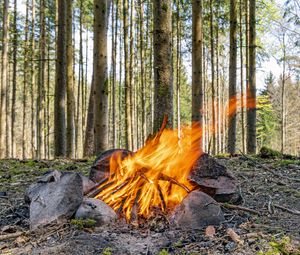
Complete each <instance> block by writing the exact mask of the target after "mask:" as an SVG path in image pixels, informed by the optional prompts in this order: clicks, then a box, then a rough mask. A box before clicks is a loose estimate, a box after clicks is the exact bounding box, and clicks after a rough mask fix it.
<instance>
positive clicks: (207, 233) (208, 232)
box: [205, 226, 216, 237]
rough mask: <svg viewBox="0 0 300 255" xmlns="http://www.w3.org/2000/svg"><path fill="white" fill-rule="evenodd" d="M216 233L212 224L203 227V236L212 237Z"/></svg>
mask: <svg viewBox="0 0 300 255" xmlns="http://www.w3.org/2000/svg"><path fill="white" fill-rule="evenodd" d="M215 234H216V229H215V227H214V226H207V227H206V229H205V236H207V237H214V235H215Z"/></svg>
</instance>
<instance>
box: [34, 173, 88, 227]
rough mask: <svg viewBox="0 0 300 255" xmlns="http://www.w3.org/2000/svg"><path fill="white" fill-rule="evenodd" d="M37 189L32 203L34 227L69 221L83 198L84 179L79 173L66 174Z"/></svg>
mask: <svg viewBox="0 0 300 255" xmlns="http://www.w3.org/2000/svg"><path fill="white" fill-rule="evenodd" d="M40 184H41V183H40ZM37 189H38V190H36V191H35V193H34V194H33V195H32V199H31V204H30V227H31V228H32V229H36V228H38V227H40V226H43V225H46V224H49V223H52V222H56V223H61V222H65V221H67V220H68V219H70V218H71V217H72V216H73V215H74V213H75V212H76V210H77V209H78V207H79V206H80V204H81V202H82V199H83V191H82V180H81V177H80V175H79V174H77V173H67V174H64V175H62V177H61V178H60V179H59V180H58V181H54V182H49V183H43V186H39V187H38V188H37Z"/></svg>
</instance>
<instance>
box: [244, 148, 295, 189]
mask: <svg viewBox="0 0 300 255" xmlns="http://www.w3.org/2000/svg"><path fill="white" fill-rule="evenodd" d="M240 153H241V154H242V155H243V156H244V157H245V158H246V159H248V160H250V161H251V162H252V163H254V164H256V165H259V166H260V167H261V168H263V169H265V170H266V171H268V172H270V173H271V174H273V175H274V176H276V177H279V178H285V179H287V180H290V181H295V182H300V179H297V178H290V177H288V176H284V175H282V174H279V173H276V172H274V171H273V170H272V169H271V168H269V167H267V166H265V165H263V164H261V163H260V162H258V161H255V160H254V159H252V158H250V157H248V156H247V155H246V154H245V153H243V152H242V151H241V150H240ZM285 185H287V184H286V183H285Z"/></svg>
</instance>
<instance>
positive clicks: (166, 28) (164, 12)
mask: <svg viewBox="0 0 300 255" xmlns="http://www.w3.org/2000/svg"><path fill="white" fill-rule="evenodd" d="M153 3H154V6H153V11H154V31H153V36H154V82H155V89H154V116H155V119H154V131H158V130H159V128H160V126H161V123H162V121H163V118H164V115H165V114H167V115H168V117H169V118H168V124H169V127H172V121H173V85H172V83H173V81H172V68H171V57H172V45H171V33H172V19H171V15H172V9H171V8H172V7H171V1H170V0H154V2H153Z"/></svg>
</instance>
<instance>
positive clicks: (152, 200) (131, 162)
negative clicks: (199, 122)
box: [95, 119, 202, 221]
mask: <svg viewBox="0 0 300 255" xmlns="http://www.w3.org/2000/svg"><path fill="white" fill-rule="evenodd" d="M165 123H166V119H165V121H164V124H163V127H162V128H161V130H160V131H159V132H158V134H157V135H156V136H155V137H154V138H153V139H152V140H150V141H148V142H147V143H146V145H145V146H144V147H143V148H141V149H140V150H138V151H137V152H136V153H135V154H133V155H129V156H128V157H126V158H125V159H122V157H121V156H122V155H121V152H116V153H114V155H113V156H112V157H111V159H110V176H109V177H108V178H107V179H106V180H105V181H104V182H102V184H100V185H99V187H98V188H97V190H98V194H96V195H95V197H96V198H99V199H101V200H103V201H104V202H106V203H107V204H109V205H110V206H111V207H112V208H113V209H114V210H115V211H116V212H119V213H123V214H124V215H125V217H126V219H127V220H128V221H130V220H131V218H132V217H133V213H134V212H136V211H137V213H138V215H139V216H143V217H147V216H149V213H150V210H151V208H152V207H160V208H161V210H162V211H167V210H169V209H172V208H173V207H174V206H175V205H177V204H178V203H180V202H181V201H182V200H183V198H184V197H185V196H186V195H187V193H189V192H190V191H191V190H193V188H194V185H193V184H192V183H191V182H189V181H188V180H187V177H188V175H189V173H190V171H191V169H192V167H193V165H194V163H195V161H196V160H197V159H198V158H199V156H200V155H201V153H202V152H201V150H200V146H199V142H200V139H201V132H200V127H199V126H196V125H193V127H183V128H182V130H181V137H180V140H179V139H178V130H168V129H165ZM136 208H137V209H136Z"/></svg>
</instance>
